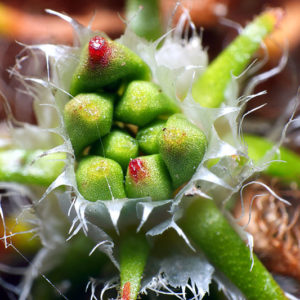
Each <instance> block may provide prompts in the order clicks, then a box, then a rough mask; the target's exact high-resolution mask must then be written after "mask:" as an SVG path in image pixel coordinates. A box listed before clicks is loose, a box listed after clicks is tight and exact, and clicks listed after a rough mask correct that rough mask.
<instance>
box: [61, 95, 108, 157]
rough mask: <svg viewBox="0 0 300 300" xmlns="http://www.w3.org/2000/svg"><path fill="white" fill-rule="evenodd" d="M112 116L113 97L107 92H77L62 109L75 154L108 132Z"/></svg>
mask: <svg viewBox="0 0 300 300" xmlns="http://www.w3.org/2000/svg"><path fill="white" fill-rule="evenodd" d="M112 118H113V97H112V96H109V95H107V94H105V95H100V94H96V93H93V94H79V95H77V96H76V97H75V98H73V99H72V100H71V101H69V102H68V103H67V104H66V106H65V109H64V120H65V126H66V129H67V132H68V134H69V137H70V139H71V142H72V145H73V148H74V151H75V154H76V155H78V154H79V153H80V152H81V151H82V150H83V149H84V148H85V147H86V146H88V145H90V144H92V143H93V142H95V141H96V140H97V139H98V138H100V137H102V136H104V135H106V134H107V133H109V131H110V128H111V125H112Z"/></svg>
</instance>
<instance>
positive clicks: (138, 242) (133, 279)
mask: <svg viewBox="0 0 300 300" xmlns="http://www.w3.org/2000/svg"><path fill="white" fill-rule="evenodd" d="M148 254H149V244H148V242H147V240H146V237H145V234H141V233H135V232H133V231H131V232H129V233H128V234H126V235H125V236H124V237H123V238H122V239H121V245H120V269H121V274H120V275H121V297H122V298H121V299H122V300H135V299H136V298H137V295H138V293H139V291H140V285H141V279H142V275H143V272H144V268H145V265H146V261H147V258H148Z"/></svg>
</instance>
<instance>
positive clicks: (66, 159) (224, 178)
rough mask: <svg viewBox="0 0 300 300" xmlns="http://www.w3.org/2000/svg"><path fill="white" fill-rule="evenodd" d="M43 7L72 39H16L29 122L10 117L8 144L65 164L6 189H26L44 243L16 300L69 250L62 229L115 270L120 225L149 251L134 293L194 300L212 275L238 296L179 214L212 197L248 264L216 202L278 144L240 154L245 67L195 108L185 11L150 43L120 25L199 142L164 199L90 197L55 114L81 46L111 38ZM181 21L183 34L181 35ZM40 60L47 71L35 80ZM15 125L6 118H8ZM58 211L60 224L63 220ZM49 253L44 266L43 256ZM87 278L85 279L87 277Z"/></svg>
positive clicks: (197, 40)
mask: <svg viewBox="0 0 300 300" xmlns="http://www.w3.org/2000/svg"><path fill="white" fill-rule="evenodd" d="M48 13H51V14H54V15H57V16H59V17H61V18H62V19H64V20H65V21H67V22H69V23H70V25H71V26H72V27H73V29H74V46H72V47H70V46H64V45H51V44H40V45H24V49H23V51H22V52H21V55H20V56H19V57H18V58H17V64H16V66H15V67H14V68H13V69H11V70H10V72H11V74H12V75H13V76H15V77H16V78H17V79H19V81H20V83H21V84H22V86H23V87H24V90H23V91H22V92H25V93H26V94H29V95H30V96H31V97H33V98H34V109H35V114H36V117H37V122H38V125H36V126H35V125H28V124H19V123H18V125H21V126H19V127H18V128H16V127H13V126H9V129H10V135H11V142H10V147H18V148H23V149H45V148H46V149H49V150H45V151H44V152H43V154H37V156H36V157H35V158H34V159H33V162H32V163H31V164H30V165H32V164H34V163H35V161H39V159H40V158H41V157H48V156H49V155H58V157H55V158H54V159H53V158H52V161H59V162H60V163H61V162H62V163H63V164H64V167H63V170H62V172H61V173H60V175H59V176H58V177H57V178H56V179H55V180H54V181H53V182H52V183H51V184H50V185H49V186H47V187H46V189H42V188H37V187H33V186H29V185H24V184H23V185H22V184H11V188H12V189H14V190H16V191H18V192H21V193H27V195H28V197H29V198H30V199H31V201H32V202H31V203H32V205H31V206H30V207H29V208H28V207H27V209H28V210H30V214H29V216H30V218H31V221H32V220H34V221H35V224H38V225H36V230H37V232H38V235H39V236H40V238H41V240H42V244H43V248H42V249H41V250H40V252H39V253H38V254H37V256H36V258H35V260H34V262H33V263H32V267H30V268H29V269H28V270H27V272H26V274H25V276H24V279H23V281H22V284H21V289H20V295H19V296H20V299H26V298H27V296H28V295H29V293H30V288H31V285H32V283H33V281H34V279H35V278H36V277H37V276H38V275H39V274H40V273H42V274H43V273H45V272H46V271H47V270H50V269H51V268H53V265H54V263H55V261H57V260H58V259H57V257H61V256H62V255H63V253H64V249H66V248H67V247H68V243H66V234H65V231H66V228H69V227H70V228H69V233H68V240H69V239H71V238H72V237H73V236H75V235H76V234H78V233H79V232H80V231H82V232H84V234H85V235H87V236H88V237H90V238H91V239H92V240H93V241H94V245H95V247H94V248H93V249H91V255H93V254H92V253H93V252H94V251H99V250H100V251H103V252H104V253H106V254H107V255H108V256H109V257H110V259H111V261H112V262H113V263H114V264H115V266H116V276H117V274H118V272H117V270H118V268H119V261H118V255H119V254H118V251H119V244H120V241H119V234H120V233H121V234H122V232H124V231H126V229H127V228H135V230H136V231H137V232H138V233H140V234H142V235H145V236H146V237H147V239H148V240H149V242H151V243H152V245H153V249H152V250H153V251H152V250H151V254H150V256H149V258H148V263H147V267H146V269H145V273H144V275H143V280H142V285H141V292H142V293H147V291H149V290H151V291H155V292H158V293H159V292H162V293H168V294H171V295H176V296H177V297H179V298H182V299H185V293H186V292H187V291H188V290H189V291H190V292H191V293H192V294H193V295H194V297H195V298H197V299H198V298H199V299H201V298H202V297H203V296H204V295H205V294H206V293H207V292H208V290H209V285H210V283H211V281H212V280H214V281H216V282H217V283H218V285H219V287H220V288H221V289H223V291H224V293H225V294H226V295H227V296H228V297H230V298H232V299H238V298H239V297H242V295H241V292H240V291H239V290H238V289H237V288H236V287H235V286H234V285H233V284H232V283H230V281H229V280H228V279H226V278H225V277H224V276H223V275H222V274H221V273H220V272H219V271H217V270H216V269H215V268H214V267H213V266H212V264H211V263H210V262H209V261H208V260H207V258H206V257H205V256H204V255H203V254H202V252H201V251H200V250H198V249H195V247H194V245H193V243H192V242H191V241H190V240H189V238H188V237H187V236H186V235H185V233H184V231H183V229H182V228H181V227H180V225H179V224H178V220H179V219H180V218H181V217H182V215H183V214H184V211H185V209H186V207H187V206H189V204H190V203H191V202H192V201H193V199H194V198H195V197H194V196H200V197H202V198H206V199H210V201H214V202H215V203H216V204H217V206H218V207H220V209H223V211H224V215H225V216H226V218H227V219H228V221H229V222H230V223H231V224H232V226H233V227H234V228H235V229H236V230H237V231H238V233H239V234H240V236H241V238H242V239H243V240H245V241H247V243H248V246H249V260H250V261H251V253H252V237H251V235H249V234H247V233H246V232H245V231H244V230H242V229H241V228H239V227H238V226H237V224H236V222H235V220H234V219H233V217H232V216H231V215H230V214H229V213H228V211H226V210H225V204H226V203H227V202H228V201H229V200H230V199H232V198H233V197H234V196H235V195H236V194H238V193H239V191H240V190H241V189H242V188H243V185H244V184H245V181H246V180H247V179H248V178H249V177H251V176H252V175H253V174H254V173H256V172H258V171H261V170H262V169H263V168H265V167H266V164H265V162H268V161H270V160H271V158H272V157H273V154H274V153H275V151H276V149H277V147H275V148H274V149H273V150H272V151H271V152H269V153H268V155H267V156H266V157H265V160H264V161H263V162H262V163H261V164H254V163H253V161H252V160H251V159H249V157H248V153H247V147H246V145H245V143H244V142H243V139H242V136H241V130H240V129H241V126H242V122H243V117H242V116H243V111H244V108H245V105H246V103H247V102H248V101H250V100H251V99H252V98H253V97H255V96H257V95H251V94H250V93H249V94H247V95H244V96H241V97H239V87H240V82H241V81H242V80H243V79H244V77H245V74H246V73H247V71H246V72H245V73H243V74H242V75H239V76H237V77H235V76H234V75H232V76H231V80H230V83H229V84H228V85H227V87H226V91H225V99H224V101H223V103H222V104H221V105H220V106H219V107H215V108H210V107H205V106H201V105H200V104H199V103H198V102H196V101H195V100H194V98H193V95H192V87H193V84H194V83H195V82H196V81H197V79H198V78H199V77H200V75H201V74H202V73H203V72H204V71H205V70H206V68H207V64H208V56H207V53H206V50H204V49H203V48H202V45H201V35H199V34H197V32H196V30H195V26H194V25H193V23H192V22H191V20H190V17H189V15H188V12H186V11H185V12H184V14H183V15H182V16H181V18H180V20H179V22H178V24H177V25H176V27H175V28H173V29H172V30H170V31H168V32H167V33H166V34H165V35H164V36H162V37H161V38H160V39H158V40H157V41H155V42H148V41H146V40H145V39H143V38H140V37H138V36H137V35H136V34H134V33H133V32H132V31H131V30H130V29H129V28H127V29H126V31H125V33H124V35H122V37H121V38H119V39H118V40H117V42H118V43H119V44H121V45H123V46H125V47H127V48H129V49H130V50H131V51H133V52H134V53H135V54H137V56H138V57H140V58H141V59H142V60H143V61H144V62H145V63H146V64H147V65H148V66H149V68H150V69H151V73H152V82H153V83H155V84H157V85H158V86H159V87H160V89H161V90H162V91H163V93H164V94H165V95H166V96H167V97H168V98H169V99H172V100H173V102H174V103H173V104H174V105H175V106H177V107H178V108H179V110H180V111H181V113H182V114H184V116H185V117H186V119H187V120H188V121H189V122H190V123H192V124H193V125H192V126H196V127H198V128H199V129H201V130H202V131H203V133H204V135H205V137H206V140H207V147H206V151H205V153H204V154H203V158H202V160H201V162H200V163H199V164H198V165H197V167H195V170H194V172H193V175H192V176H190V177H191V178H190V179H189V180H188V181H187V182H185V183H184V185H182V186H181V188H180V189H177V190H176V193H175V192H174V194H173V196H171V197H168V198H170V199H166V200H160V199H156V200H157V201H152V199H151V197H143V198H127V197H122V198H121V199H118V198H113V200H102V199H98V200H97V201H95V202H91V201H88V200H86V199H85V198H84V196H83V195H82V194H81V193H80V192H79V188H78V184H77V181H76V173H75V170H76V168H77V162H76V159H75V153H74V149H73V146H72V142H71V140H70V137H69V134H68V132H67V130H66V127H65V121H64V117H63V114H64V107H65V105H66V104H67V103H68V102H69V101H70V97H71V95H70V92H69V91H70V86H71V80H72V77H73V74H74V73H75V72H76V68H77V66H78V62H79V59H80V55H81V53H82V52H83V51H84V47H86V45H87V44H88V43H89V41H90V39H91V38H93V37H95V36H101V37H103V38H105V39H106V40H107V41H110V40H109V38H108V37H106V36H105V34H104V33H95V32H92V31H91V30H90V29H89V28H86V27H83V26H82V25H80V24H78V23H77V22H76V21H75V20H73V19H71V18H70V17H68V16H66V15H63V14H60V13H57V12H54V11H50V10H48ZM188 28H189V29H190V30H191V36H190V37H189V38H188V37H185V38H182V36H184V33H185V32H186V30H187V29H188ZM37 57H38V59H37ZM45 63H46V66H47V68H46V70H47V72H46V75H45V76H43V77H41V73H42V70H43V68H44V65H45ZM104 63H105V62H104ZM248 70H249V69H248ZM258 81H259V80H257V82H256V83H258ZM251 87H252V88H253V85H252V83H251ZM73 91H74V90H73ZM258 95H259V94H258ZM19 96H21V95H19ZM7 110H9V107H7ZM91 115H92V112H91ZM14 122H15V121H14V120H13V118H12V117H11V118H10V120H9V124H10V125H12V124H13V123H14ZM24 183H25V184H26V183H27V182H24ZM3 186H4V185H3ZM12 201H16V202H18V199H17V198H13V200H12ZM66 218H67V219H69V222H66ZM69 224H71V226H70V225H69ZM174 232H175V233H176V235H175V236H174ZM162 234H164V238H163V239H162V238H161V235H162ZM5 237H7V236H5ZM164 249H168V251H166V250H164ZM49 260H51V261H52V263H51V264H49V263H47V262H49ZM32 268H35V272H32ZM116 278H117V277H116ZM86 280H87V282H88V278H87V279H86ZM102 280H103V279H100V278H99V280H98V281H97V280H91V281H90V282H89V284H88V286H89V287H90V288H91V294H92V296H91V297H96V295H95V294H94V293H95V291H96V290H97V289H96V286H97V285H98V284H100V283H101V282H102ZM118 280H119V279H115V278H113V279H111V278H110V279H109V278H107V282H108V283H107V285H106V286H105V288H104V290H102V294H101V295H103V294H104V291H105V290H106V289H109V288H111V287H115V286H116V284H117V283H118ZM239 299H240V298H239Z"/></svg>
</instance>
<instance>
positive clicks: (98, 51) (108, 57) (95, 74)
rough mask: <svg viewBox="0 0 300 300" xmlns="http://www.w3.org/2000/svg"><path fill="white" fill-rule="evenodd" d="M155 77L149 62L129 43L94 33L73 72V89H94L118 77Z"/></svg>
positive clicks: (77, 90) (74, 90)
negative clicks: (133, 50) (123, 43)
mask: <svg viewBox="0 0 300 300" xmlns="http://www.w3.org/2000/svg"><path fill="white" fill-rule="evenodd" d="M122 78H126V80H132V79H143V80H149V79H150V78H151V71H150V69H149V67H148V66H147V65H146V63H145V62H144V61H143V60H142V59H141V58H140V57H139V56H138V55H136V54H135V53H134V52H132V51H131V50H130V49H128V48H126V47H125V46H123V45H121V44H119V43H117V42H114V41H111V40H107V39H105V38H103V37H100V36H95V37H93V38H92V39H91V40H90V41H89V43H88V44H87V45H86V46H85V47H84V49H83V51H82V54H81V57H80V61H79V65H78V67H77V69H76V71H75V73H74V75H73V78H72V82H71V88H70V93H71V94H72V95H73V96H75V95H77V94H79V93H82V92H93V91H95V90H99V89H100V88H103V87H105V86H107V85H111V84H113V83H115V82H117V81H118V80H120V79H122Z"/></svg>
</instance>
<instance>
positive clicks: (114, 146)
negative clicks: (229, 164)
mask: <svg viewBox="0 0 300 300" xmlns="http://www.w3.org/2000/svg"><path fill="white" fill-rule="evenodd" d="M90 153H91V154H95V155H100V156H104V157H107V158H110V159H113V160H115V161H116V162H118V163H119V164H120V165H121V167H122V168H123V170H125V171H126V169H127V166H128V164H129V162H130V160H131V159H133V158H135V157H137V156H138V154H139V146H138V143H137V141H136V140H135V139H134V138H133V137H132V136H130V135H129V134H128V133H126V132H124V131H121V130H113V131H111V132H110V133H109V134H108V135H106V136H105V137H104V138H103V139H102V140H101V141H97V142H96V143H95V144H93V146H92V148H91V151H90Z"/></svg>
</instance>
